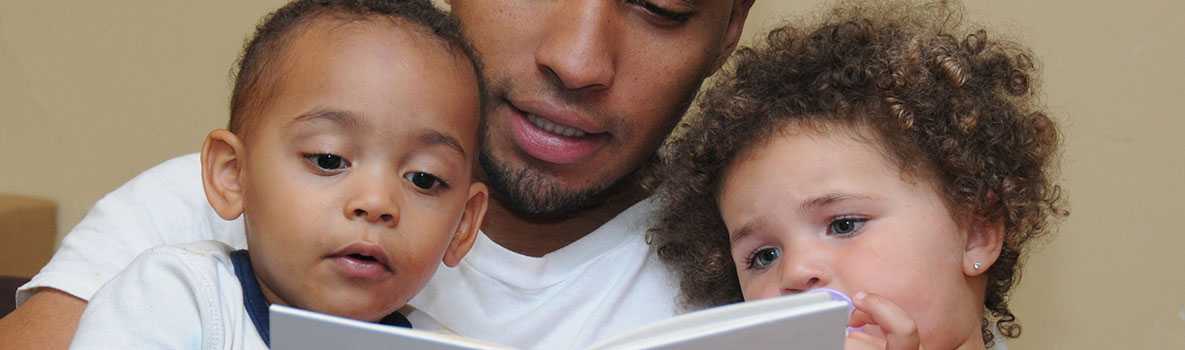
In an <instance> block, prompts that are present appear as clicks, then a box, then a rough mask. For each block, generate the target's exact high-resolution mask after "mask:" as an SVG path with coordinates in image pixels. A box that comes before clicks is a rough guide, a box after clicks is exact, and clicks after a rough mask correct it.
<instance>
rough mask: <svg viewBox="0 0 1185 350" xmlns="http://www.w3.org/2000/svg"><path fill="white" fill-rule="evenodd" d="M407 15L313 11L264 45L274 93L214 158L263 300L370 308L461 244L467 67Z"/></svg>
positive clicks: (389, 300) (471, 104)
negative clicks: (303, 23) (232, 199)
mask: <svg viewBox="0 0 1185 350" xmlns="http://www.w3.org/2000/svg"><path fill="white" fill-rule="evenodd" d="M410 28H414V27H412V25H411V24H408V23H406V22H402V21H396V22H394V23H393V22H390V21H388V20H385V19H374V20H361V21H348V22H347V21H338V20H329V19H317V20H314V22H313V23H310V24H309V25H308V27H306V28H303V29H297V30H296V31H294V32H293V38H291V39H290V41H289V43H288V46H287V48H286V49H285V50H283V52H281V53H279V55H277V56H276V57H275V59H276V62H277V65H276V68H277V70H276V72H279V73H278V74H280V75H279V76H280V78H278V79H279V80H278V83H277V85H276V89H275V90H273V92H274V95H273V96H272V97H271V99H270V100H269V103H268V104H267V106H265V107H264V108H263V110H262V111H261V113H260V114H259V115H257V116H256V119H255V120H254V121H253V123H254V124H252V125H250V126H248V127H247V128H246V130H247V134H246V136H245V139H244V140H243V146H242V150H241V151H240V153H241V154H240V155H239V157H238V160H237V162H238V163H237V168H236V167H228V168H227V170H225V172H228V173H234V172H236V170H237V172H238V174H237V175H235V176H237V179H235V181H229V182H228V183H231V184H232V185H236V184H237V185H238V186H240V188H239V189H238V190H239V193H241V207H242V212H243V213H244V214H245V222H246V225H247V230H248V236H247V237H248V244H249V247H250V248H249V250H250V252H251V257H252V258H253V263H254V265H255V266H256V267H257V269H256V274H257V275H258V276H257V277H258V278H259V279H260V281H261V282H262V284H263V285H264V291H265V294H266V295H267V296H268V297H269V299H271V300H272V301H273V302H277V303H283V304H290V305H294V306H297V307H301V308H306V309H311V310H316V311H320V312H326V313H331V314H337V315H342V316H346V317H351V318H356V319H364V320H376V319H379V318H381V317H383V316H385V315H386V314H388V313H390V312H392V311H394V310H395V309H397V308H398V307H400V306H402V305H404V304H405V303H406V302H407V301H408V300H409V299H410V298H411V297H412V296H414V295H415V294H416V292H417V291H418V290H419V289H420V288H421V287H422V286H423V285H424V283H425V282H426V281H427V279H428V278H429V277H430V276H431V275H432V273H433V272H434V271H435V270H436V268H437V266H438V265H439V264H440V263H441V261H442V260H443V261H445V263H447V264H450V265H455V264H456V263H457V261H458V260H459V259H460V257H461V256H463V255H464V254H465V251H466V250H467V249H468V248H469V246H470V244H471V243H472V238H473V237H472V235H473V234H474V233H475V232H476V230H477V229H476V227H477V226H478V225H480V217H481V215H482V214H483V213H484V210H485V209H484V208H485V197H486V194H485V188H484V186H483V185H481V184H479V183H471V176H472V174H471V171H472V170H471V169H472V163H471V162H472V161H473V159H474V154H475V152H476V149H477V144H476V143H477V142H476V135H477V127H478V113H479V111H478V95H477V94H478V93H477V82H476V79H475V72H473V70H472V68H471V66H470V64H469V63H468V61H466V60H465V59H464V57H463V56H460V54H459V52H456V51H450V50H449V49H448V48H447V47H446V45H445V44H444V43H443V42H441V41H438V40H436V39H433V38H430V37H428V36H427V35H426V34H423V33H419V32H414V30H419V28H415V29H410ZM209 142H210V141H208V143H209ZM207 148H210V146H209V145H207ZM203 158H206V157H203ZM203 163H204V164H205V163H209V162H208V161H206V160H205V159H204V160H203ZM219 176H231V175H225V174H223V175H219V174H218V172H217V171H215V174H214V175H213V177H214V178H218V177H219ZM216 181H217V180H216ZM208 188H209V185H208ZM207 192H210V191H209V190H207ZM212 202H213V200H212ZM216 207H217V205H216ZM220 213H222V211H220ZM224 216H226V215H224Z"/></svg>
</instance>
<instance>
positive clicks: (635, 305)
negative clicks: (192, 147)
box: [17, 154, 678, 349]
mask: <svg viewBox="0 0 1185 350" xmlns="http://www.w3.org/2000/svg"><path fill="white" fill-rule="evenodd" d="M653 210H654V204H653V203H652V202H651V201H650V200H645V201H642V202H639V203H638V204H635V205H634V206H633V207H630V208H629V209H627V210H625V211H624V212H622V213H621V214H620V215H618V216H617V217H616V218H614V219H613V220H611V221H609V222H608V223H606V224H605V225H603V226H602V227H600V228H598V229H597V230H595V231H593V232H592V233H590V234H589V235H587V236H585V237H584V238H582V239H580V240H578V241H576V242H573V243H572V244H570V245H568V246H567V247H564V248H562V249H560V250H557V251H555V252H552V253H550V254H547V255H545V256H543V257H539V258H535V257H528V256H523V255H520V254H517V253H514V252H512V251H510V250H507V249H506V248H503V247H501V246H499V245H498V244H497V243H494V242H493V241H491V240H489V239H488V238H486V237H485V236H484V235H479V236H478V240H477V242H476V244H474V247H473V249H472V251H470V252H469V254H468V255H467V256H466V257H465V259H464V260H463V261H462V263H461V264H460V265H458V266H457V267H456V268H448V267H444V266H441V267H440V268H439V269H438V270H437V273H436V275H435V276H434V277H433V278H432V279H431V280H430V281H429V282H428V284H427V285H426V286H425V287H424V289H423V290H422V291H421V292H420V294H418V295H417V296H416V297H415V298H414V299H413V300H412V301H411V302H410V305H411V306H413V307H414V308H415V309H416V310H417V311H416V312H412V313H410V314H409V315H407V316H408V319H410V320H411V322H412V324H413V325H415V327H416V328H418V329H429V330H431V329H441V330H446V331H451V332H455V333H457V334H460V335H463V336H467V337H473V338H477V339H481V340H485V341H489V342H494V343H500V344H504V345H510V346H514V347H519V348H533V349H571V348H580V347H584V346H588V345H591V344H592V343H595V342H597V341H599V340H602V339H604V338H606V337H610V336H613V335H617V334H620V333H622V332H624V331H628V330H632V329H635V328H637V327H639V326H643V325H646V324H649V323H652V322H655V321H658V320H662V319H666V318H669V317H671V316H673V315H675V314H676V312H677V311H678V308H677V305H676V302H675V299H676V296H677V294H678V287H677V285H676V283H675V282H674V279H673V276H672V274H671V273H670V271H668V270H667V268H666V267H665V266H664V265H663V264H662V263H661V262H659V261H658V259H657V258H656V257H655V256H654V254H652V252H651V250H650V248H649V246H648V245H647V244H646V241H645V232H646V228H647V227H648V225H649V220H650V217H651V216H652V212H653ZM203 240H216V241H220V242H223V243H226V244H227V245H229V246H231V247H233V248H235V249H242V248H246V238H245V236H244V233H243V225H242V222H241V220H235V221H225V220H222V219H221V218H220V217H218V215H217V214H216V213H215V212H214V210H213V209H212V208H211V207H210V206H209V204H208V203H207V201H206V197H205V193H204V192H203V189H202V184H201V166H200V161H199V156H198V155H196V154H191V155H187V156H183V157H179V158H175V159H172V160H169V161H166V162H164V163H162V164H160V165H158V166H156V167H154V168H152V169H149V170H148V171H145V172H144V173H142V174H140V175H139V176H137V177H136V178H134V179H132V180H131V181H129V182H128V183H126V184H124V185H123V186H122V187H120V188H119V189H117V190H115V191H114V192H112V193H110V194H108V195H107V196H105V197H103V199H101V200H99V202H98V203H96V204H95V207H94V208H93V209H91V211H90V212H89V213H88V214H87V216H86V217H85V218H84V219H83V220H82V222H81V223H79V224H78V226H76V227H75V228H74V229H73V230H71V232H70V234H69V235H67V236H66V238H65V239H64V240H63V241H62V245H61V247H59V248H58V251H57V252H56V253H55V254H54V257H53V259H52V260H51V261H50V262H49V264H48V265H46V266H45V268H43V269H42V270H41V272H40V273H38V274H37V276H35V277H34V278H33V279H32V280H31V281H30V282H29V283H27V284H25V285H24V286H22V287H21V288H20V289H19V290H18V293H17V303H18V304H19V303H21V302H23V301H24V300H25V299H27V298H28V297H29V296H30V295H31V294H32V292H33V290H34V289H36V288H42V287H49V288H54V289H58V290H61V291H63V292H66V293H69V294H71V295H74V296H77V297H79V298H82V299H85V300H89V299H90V298H91V297H92V296H93V295H94V294H95V292H96V291H97V290H98V289H99V287H101V286H102V285H103V284H104V283H106V282H107V281H108V280H110V279H112V278H113V277H114V276H115V275H116V274H118V273H119V272H120V271H121V270H122V269H123V268H124V267H126V266H128V264H130V263H131V262H132V260H133V259H135V257H136V256H137V255H139V254H140V253H142V252H144V251H147V250H149V249H151V248H153V247H156V246H161V245H169V244H179V243H188V242H196V241H203Z"/></svg>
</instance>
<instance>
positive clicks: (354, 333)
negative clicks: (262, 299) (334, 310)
mask: <svg viewBox="0 0 1185 350" xmlns="http://www.w3.org/2000/svg"><path fill="white" fill-rule="evenodd" d="M269 313H270V314H271V321H270V323H271V343H272V344H271V346H272V349H276V350H306V349H308V350H312V349H318V350H320V349H330V350H350V349H360V350H361V349H365V350H374V349H416V350H508V349H510V348H506V347H500V346H497V345H492V344H486V343H482V342H478V341H475V340H473V339H469V338H464V337H460V336H455V335H448V334H439V333H432V332H425V331H418V330H414V329H407V328H400V327H392V326H385V325H381V324H376V323H370V322H362V321H357V320H351V319H348V318H342V317H336V316H330V315H325V314H320V313H316V312H311V311H305V310H300V309H295V308H290V307H286V306H283V305H272V306H271V308H269Z"/></svg>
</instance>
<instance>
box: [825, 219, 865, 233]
mask: <svg viewBox="0 0 1185 350" xmlns="http://www.w3.org/2000/svg"><path fill="white" fill-rule="evenodd" d="M867 222H868V219H864V218H838V219H835V220H831V223H830V224H828V225H827V234H830V235H836V236H851V235H854V234H856V232H858V231H860V229H861V228H864V224H865V223H867Z"/></svg>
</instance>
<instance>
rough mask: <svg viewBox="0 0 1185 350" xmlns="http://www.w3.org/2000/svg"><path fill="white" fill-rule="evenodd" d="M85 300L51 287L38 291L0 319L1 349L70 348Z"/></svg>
mask: <svg viewBox="0 0 1185 350" xmlns="http://www.w3.org/2000/svg"><path fill="white" fill-rule="evenodd" d="M84 308H86V301H85V300H82V299H79V298H78V297H75V296H73V295H70V294H67V293H64V292H62V291H59V290H56V289H52V288H39V289H37V290H35V291H33V296H31V297H29V299H27V300H25V303H24V304H21V306H20V307H19V308H17V309H16V310H15V311H13V312H12V313H10V314H8V316H5V317H4V318H3V319H0V339H4V341H3V342H0V347H2V348H4V349H65V348H66V347H67V346H69V345H70V339H71V338H72V337H73V336H74V330H75V329H76V328H78V319H79V318H80V317H82V310H83V309H84Z"/></svg>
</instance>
